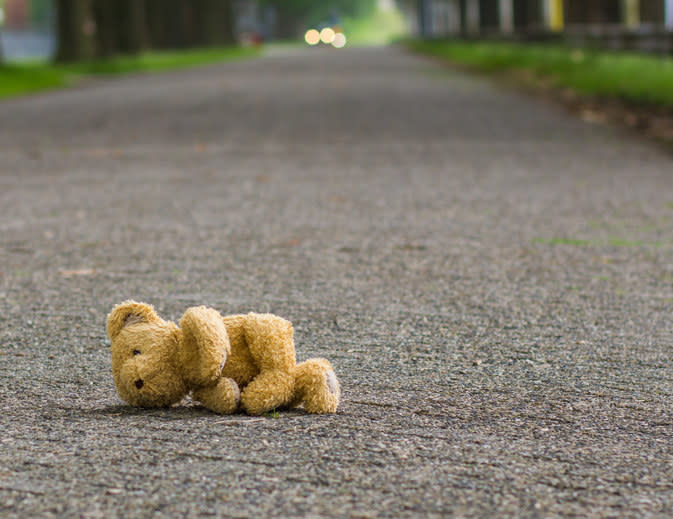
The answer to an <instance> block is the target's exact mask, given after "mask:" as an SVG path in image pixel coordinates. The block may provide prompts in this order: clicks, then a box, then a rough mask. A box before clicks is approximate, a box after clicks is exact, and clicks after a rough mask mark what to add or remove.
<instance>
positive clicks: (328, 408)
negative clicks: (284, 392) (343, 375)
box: [292, 359, 341, 414]
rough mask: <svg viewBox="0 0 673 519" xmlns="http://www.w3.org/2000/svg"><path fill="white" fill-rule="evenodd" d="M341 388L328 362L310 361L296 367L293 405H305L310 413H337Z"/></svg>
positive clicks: (322, 360) (321, 360)
mask: <svg viewBox="0 0 673 519" xmlns="http://www.w3.org/2000/svg"><path fill="white" fill-rule="evenodd" d="M340 396H341V388H340V386H339V381H338V380H337V377H336V374H335V373H334V369H333V368H332V365H331V364H330V363H329V361H328V360H325V359H309V360H307V361H305V362H302V363H300V364H297V366H296V367H295V399H294V401H293V402H292V404H293V405H301V404H303V405H304V409H306V411H307V412H309V413H317V414H324V413H335V412H336V410H337V406H338V405H339V397H340Z"/></svg>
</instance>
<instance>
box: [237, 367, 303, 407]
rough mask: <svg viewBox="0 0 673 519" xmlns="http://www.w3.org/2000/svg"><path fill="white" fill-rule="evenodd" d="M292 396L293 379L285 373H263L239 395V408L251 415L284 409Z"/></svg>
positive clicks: (276, 371) (275, 371)
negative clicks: (279, 408)
mask: <svg viewBox="0 0 673 519" xmlns="http://www.w3.org/2000/svg"><path fill="white" fill-rule="evenodd" d="M293 394H294V378H293V377H292V375H291V374H290V373H287V372H285V371H278V370H273V371H263V372H262V373H260V374H259V375H257V376H256V377H255V378H254V379H253V380H252V382H250V384H248V385H247V386H245V389H244V390H243V393H241V406H242V407H243V409H245V412H246V413H248V414H251V415H259V414H262V413H266V412H267V411H271V410H273V409H276V408H278V407H285V406H287V404H288V403H289V402H290V401H291V400H292V396H293Z"/></svg>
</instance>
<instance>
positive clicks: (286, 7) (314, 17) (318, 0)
mask: <svg viewBox="0 0 673 519" xmlns="http://www.w3.org/2000/svg"><path fill="white" fill-rule="evenodd" d="M261 3H262V5H268V6H272V7H274V8H275V9H276V10H277V12H278V13H279V15H280V17H281V18H283V17H285V16H289V17H292V18H294V21H295V22H297V23H298V24H301V25H304V26H314V25H316V26H317V25H320V24H328V23H335V22H338V21H340V20H341V19H342V18H344V17H351V18H354V17H361V16H367V15H370V14H371V13H372V12H373V11H374V9H375V8H376V0H261Z"/></svg>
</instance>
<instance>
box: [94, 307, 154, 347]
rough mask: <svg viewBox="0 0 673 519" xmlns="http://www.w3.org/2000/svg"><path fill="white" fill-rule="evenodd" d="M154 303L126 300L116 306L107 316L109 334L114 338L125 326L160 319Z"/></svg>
mask: <svg viewBox="0 0 673 519" xmlns="http://www.w3.org/2000/svg"><path fill="white" fill-rule="evenodd" d="M159 319H160V317H159V316H158V315H157V313H156V312H155V311H154V308H153V307H152V305H148V304H146V303H138V302H136V301H124V302H123V303H120V304H118V305H117V306H115V307H114V308H113V309H112V311H111V312H110V314H109V315H108V317H107V334H108V337H110V339H114V338H115V337H117V335H119V332H121V331H122V330H123V329H124V328H126V327H127V326H131V325H134V324H138V323H149V322H152V321H156V320H159Z"/></svg>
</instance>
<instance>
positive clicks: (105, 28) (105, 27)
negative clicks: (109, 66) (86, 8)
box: [93, 0, 119, 59]
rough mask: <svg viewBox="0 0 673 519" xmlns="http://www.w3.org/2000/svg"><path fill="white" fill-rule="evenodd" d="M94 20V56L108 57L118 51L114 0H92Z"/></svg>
mask: <svg viewBox="0 0 673 519" xmlns="http://www.w3.org/2000/svg"><path fill="white" fill-rule="evenodd" d="M93 17H94V20H95V22H96V56H97V57H99V58H103V59H105V58H110V57H112V56H114V55H115V54H117V52H119V38H118V27H119V23H118V19H117V9H116V0H94V3H93Z"/></svg>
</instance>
